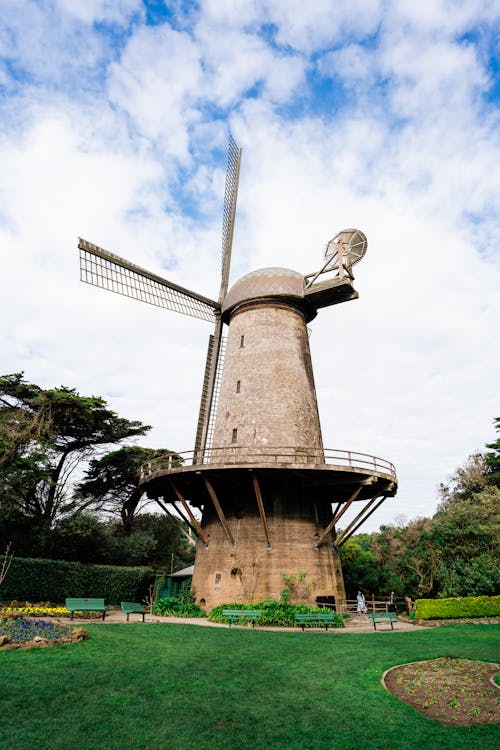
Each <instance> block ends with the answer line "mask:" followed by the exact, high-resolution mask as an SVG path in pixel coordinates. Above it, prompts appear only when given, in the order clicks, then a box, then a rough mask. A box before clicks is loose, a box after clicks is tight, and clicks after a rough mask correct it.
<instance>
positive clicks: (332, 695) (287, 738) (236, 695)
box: [0, 623, 500, 750]
mask: <svg viewBox="0 0 500 750" xmlns="http://www.w3.org/2000/svg"><path fill="white" fill-rule="evenodd" d="M87 629H88V631H89V633H90V635H91V638H90V640H88V641H85V642H84V643H82V644H74V645H68V646H56V647H52V648H47V649H33V650H30V651H21V650H19V651H7V652H3V653H1V654H0V748H1V750H7V749H8V750H18V749H19V750H21V748H23V750H24V749H25V748H30V747H33V748H37V750H49V749H50V750H62V749H64V750H69V749H70V748H71V750H73V749H74V750H109V749H111V750H113V749H114V748H117V749H118V748H120V750H123V749H128V748H147V750H155V749H158V750H159V749H160V748H161V750H198V749H200V748H201V749H204V748H213V749H214V750H225V748H227V749H228V750H229V749H231V750H244V749H245V748H252V750H259V749H260V748H272V750H279V749H280V748H283V749H285V748H286V750H290V749H293V748H297V749H298V748H300V749H301V750H307V749H308V748H310V750H322V749H323V748H324V749H325V750H326V749H327V748H328V749H330V748H335V750H353V749H354V748H360V749H363V750H364V749H365V748H366V749H370V748H380V749H382V748H384V749H385V748H388V747H393V748H403V749H404V748H416V749H417V750H420V749H421V750H428V749H429V748H430V749H431V750H432V749H433V748H438V749H439V750H448V749H449V750H462V749H463V750H471V749H472V748H474V750H478V749H480V748H484V749H485V750H486V748H488V750H489V749H491V748H493V747H494V746H495V741H498V737H499V727H498V725H495V726H491V725H490V726H477V727H471V728H460V727H444V726H441V725H440V724H439V723H437V722H435V721H431V720H429V719H425V718H424V717H423V716H421V715H420V714H418V713H417V712H416V711H414V710H413V709H411V708H409V707H407V706H406V705H404V704H403V703H401V702H400V701H399V700H398V699H396V698H394V697H393V696H392V695H390V694H389V693H387V692H386V691H385V690H384V688H383V687H382V686H381V684H380V678H381V675H382V673H383V671H384V670H385V669H387V668H388V667H391V666H393V665H395V664H401V663H404V662H409V661H416V660H419V659H429V658H434V657H437V656H452V657H464V658H470V659H482V660H484V661H497V660H498V659H499V650H498V643H499V640H500V639H499V635H500V626H494V625H484V626H483V625H460V626H453V627H443V628H431V629H429V630H418V631H412V632H400V633H398V632H396V631H394V632H387V633H383V632H380V633H369V634H361V633H360V634H350V633H349V634H348V633H335V632H333V633H324V632H321V633H308V632H306V633H302V632H300V631H298V632H296V633H275V632H262V631H260V632H259V631H258V630H256V631H255V632H252V631H251V630H250V629H248V630H238V629H235V628H231V629H215V628H203V627H198V626H185V625H170V624H168V625H166V624H156V625H151V624H149V625H148V624H146V625H142V624H141V623H133V624H128V625H125V624H123V625H98V624H93V625H89V626H88V628H87Z"/></svg>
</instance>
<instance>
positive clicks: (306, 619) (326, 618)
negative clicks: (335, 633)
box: [295, 612, 338, 632]
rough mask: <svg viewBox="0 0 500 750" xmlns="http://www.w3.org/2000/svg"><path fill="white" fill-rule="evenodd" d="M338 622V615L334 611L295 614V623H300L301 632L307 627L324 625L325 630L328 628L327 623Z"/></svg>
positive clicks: (334, 623)
mask: <svg viewBox="0 0 500 750" xmlns="http://www.w3.org/2000/svg"><path fill="white" fill-rule="evenodd" d="M337 623H338V617H337V615H336V614H335V613H330V614H328V613H325V614H319V612H318V613H313V614H306V615H304V614H298V615H295V624H296V625H300V626H301V628H302V632H304V629H305V628H306V626H307V627H313V628H314V627H323V626H324V627H325V630H328V626H329V625H333V627H335V625H336V624H337Z"/></svg>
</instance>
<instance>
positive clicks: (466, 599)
mask: <svg viewBox="0 0 500 750" xmlns="http://www.w3.org/2000/svg"><path fill="white" fill-rule="evenodd" d="M414 611H415V617H416V619H417V620H440V619H443V620H446V619H452V618H457V617H499V616H500V596H461V597H455V598H452V599H417V600H416V602H415V610H414Z"/></svg>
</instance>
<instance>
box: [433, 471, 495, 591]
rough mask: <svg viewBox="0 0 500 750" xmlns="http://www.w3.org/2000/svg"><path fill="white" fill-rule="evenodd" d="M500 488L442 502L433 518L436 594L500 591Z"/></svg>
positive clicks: (458, 495) (459, 494)
mask: <svg viewBox="0 0 500 750" xmlns="http://www.w3.org/2000/svg"><path fill="white" fill-rule="evenodd" d="M499 508H500V489H498V488H497V487H491V486H490V487H486V488H485V489H483V490H482V491H481V492H476V493H471V494H470V495H468V496H463V495H462V494H461V493H460V492H459V493H458V494H457V495H455V496H448V497H446V498H445V500H443V501H442V502H441V504H440V505H439V507H438V510H437V512H436V514H435V516H434V518H433V523H432V533H433V544H434V547H435V549H436V550H437V551H438V557H439V572H438V579H439V595H441V596H479V595H481V594H496V593H498V591H499V590H500V572H499V567H498V560H499V557H500V515H499Z"/></svg>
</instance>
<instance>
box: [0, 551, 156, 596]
mask: <svg viewBox="0 0 500 750" xmlns="http://www.w3.org/2000/svg"><path fill="white" fill-rule="evenodd" d="M2 561H3V556H1V555H0V565H1V564H2ZM153 582H154V571H153V569H152V568H146V567H135V568H129V567H121V566H118V565H83V564H82V563H79V562H66V561H64V560H41V559H31V558H19V557H14V558H13V560H12V563H11V566H10V568H9V571H8V573H7V575H6V577H5V579H4V581H3V583H2V584H1V587H0V600H1V601H4V602H9V601H13V600H17V601H31V602H45V601H48V602H60V603H62V602H64V600H65V599H66V597H67V596H69V597H71V596H76V597H82V596H92V597H100V598H104V600H105V602H106V604H119V603H120V601H122V600H125V601H141V600H142V599H143V598H144V597H145V596H146V594H147V592H148V587H149V586H150V585H151V584H152V583H153Z"/></svg>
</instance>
